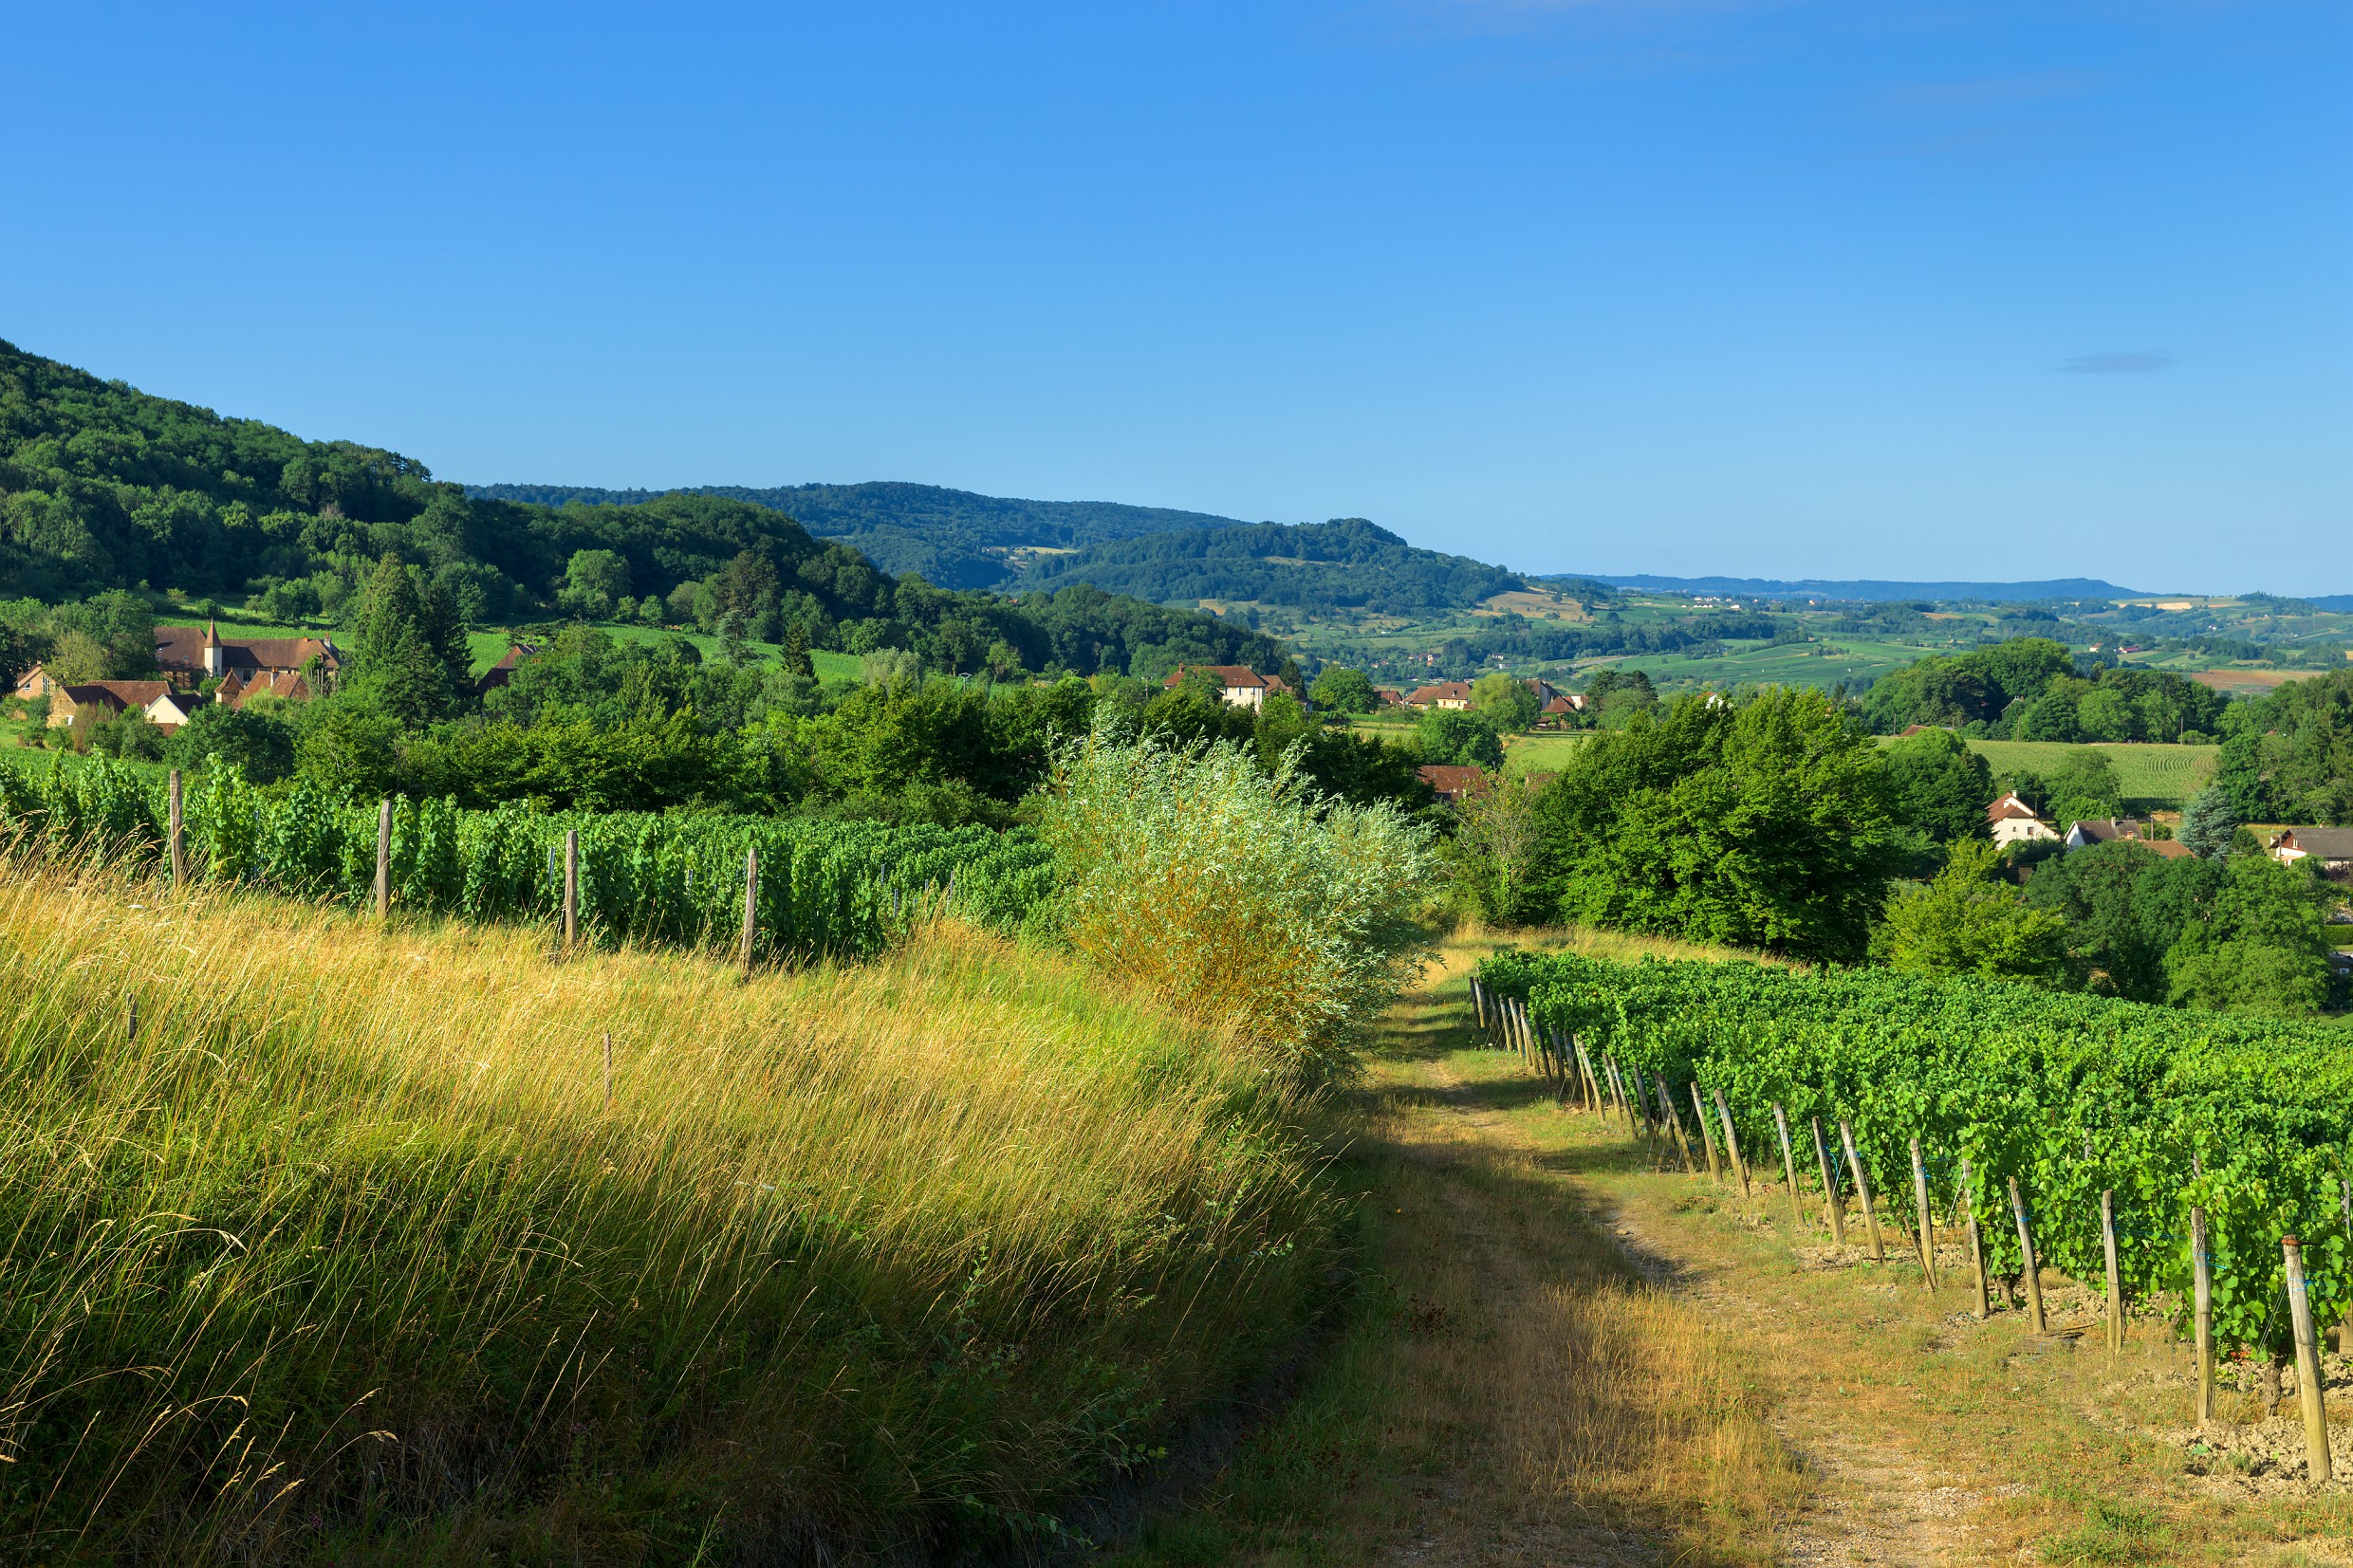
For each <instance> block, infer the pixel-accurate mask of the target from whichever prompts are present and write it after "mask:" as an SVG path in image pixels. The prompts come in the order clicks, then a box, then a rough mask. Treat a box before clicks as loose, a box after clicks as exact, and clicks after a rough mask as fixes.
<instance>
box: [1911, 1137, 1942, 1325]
mask: <svg viewBox="0 0 2353 1568" xmlns="http://www.w3.org/2000/svg"><path fill="white" fill-rule="evenodd" d="M1912 1201H1913V1203H1914V1204H1915V1205H1917V1206H1918V1208H1919V1211H1920V1216H1919V1217H1920V1281H1921V1282H1922V1283H1923V1284H1925V1285H1926V1286H1927V1287H1928V1290H1929V1293H1930V1294H1931V1295H1934V1294H1935V1293H1936V1218H1935V1216H1934V1215H1932V1214H1930V1213H1929V1211H1928V1165H1927V1162H1926V1161H1924V1160H1922V1159H1921V1158H1920V1140H1919V1139H1918V1138H1914V1139H1913V1140H1912Z"/></svg>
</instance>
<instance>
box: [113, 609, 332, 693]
mask: <svg viewBox="0 0 2353 1568" xmlns="http://www.w3.org/2000/svg"><path fill="white" fill-rule="evenodd" d="M342 664H343V657H342V655H341V653H340V652H339V651H338V650H337V649H336V646H335V644H334V642H333V641H332V640H330V639H328V638H326V637H225V636H221V635H220V634H219V633H218V632H217V631H215V630H214V629H213V623H212V622H211V621H207V622H205V625H204V629H203V630H202V631H198V630H197V629H196V628H195V627H194V626H158V627H157V628H156V668H157V670H158V671H160V672H161V673H162V674H163V678H164V679H166V680H168V681H170V682H171V683H172V684H173V685H175V686H176V687H179V688H181V689H182V690H188V689H192V688H194V687H195V686H196V685H198V684H199V683H201V682H203V681H208V680H226V679H227V677H229V676H231V675H234V676H236V677H238V679H239V681H240V683H241V688H242V689H246V690H248V691H249V692H250V688H251V687H252V685H253V683H254V682H255V681H256V679H257V678H259V677H263V676H277V675H302V676H305V677H306V680H305V684H304V692H305V694H306V695H309V694H312V693H311V692H310V690H309V685H308V681H309V680H310V679H311V678H324V679H327V680H330V681H331V680H332V679H333V676H334V673H335V672H336V671H337V670H338V669H340V668H341V667H342ZM314 671H315V672H316V674H315V676H314V674H313V672H314ZM250 694H255V695H258V694H259V693H258V692H253V693H250Z"/></svg>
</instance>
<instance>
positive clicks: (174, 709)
mask: <svg viewBox="0 0 2353 1568" xmlns="http://www.w3.org/2000/svg"><path fill="white" fill-rule="evenodd" d="M19 694H20V695H21V694H22V686H21V684H20V686H19ZM46 696H47V697H48V699H49V728H50V729H74V728H76V727H79V728H82V729H87V728H88V727H89V726H91V725H94V724H102V723H103V722H105V721H106V720H108V719H111V718H113V717H114V716H115V715H116V714H117V713H126V712H129V711H131V710H134V709H136V710H139V712H140V713H143V714H144V715H146V718H147V722H148V723H149V724H152V725H154V726H156V727H157V729H167V730H168V729H178V728H179V727H180V726H181V725H183V724H186V723H187V722H188V715H189V714H190V713H191V712H192V711H194V710H195V706H196V704H195V698H193V697H190V696H187V695H184V694H182V693H180V692H175V691H173V690H172V688H171V685H170V684H169V683H168V682H165V681H159V680H88V681H76V682H74V683H72V684H70V685H57V684H52V686H51V687H50V689H49V691H48V692H46Z"/></svg>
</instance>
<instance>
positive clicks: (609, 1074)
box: [604, 1029, 613, 1116]
mask: <svg viewBox="0 0 2353 1568" xmlns="http://www.w3.org/2000/svg"><path fill="white" fill-rule="evenodd" d="M604 1109H605V1113H606V1115H608V1116H609V1115H611V1114H612V1110H613V1031H612V1030H610V1029H607V1030H605V1031H604Z"/></svg>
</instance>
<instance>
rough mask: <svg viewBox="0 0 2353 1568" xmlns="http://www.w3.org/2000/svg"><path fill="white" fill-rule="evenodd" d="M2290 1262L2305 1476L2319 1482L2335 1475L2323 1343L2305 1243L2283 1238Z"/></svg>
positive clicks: (2290, 1312) (2290, 1306) (2290, 1301)
mask: <svg viewBox="0 0 2353 1568" xmlns="http://www.w3.org/2000/svg"><path fill="white" fill-rule="evenodd" d="M2280 1254H2281V1256H2282V1257H2284V1258H2285V1259H2286V1260H2287V1262H2288V1317H2289V1319H2291V1320H2293V1322H2294V1324H2295V1328H2296V1393H2297V1394H2298V1396H2299V1397H2300V1398H2301V1399H2302V1401H2303V1404H2304V1462H2305V1477H2304V1478H2305V1479H2306V1480H2307V1481H2308V1482H2310V1483H2311V1484H2312V1485H2315V1486H2317V1485H2321V1484H2322V1483H2323V1482H2325V1481H2328V1480H2331V1479H2333V1473H2332V1469H2331V1467H2330V1465H2329V1460H2328V1412H2327V1411H2326V1409H2325V1407H2323V1405H2322V1404H2321V1347H2320V1339H2319V1337H2317V1336H2316V1335H2315V1334H2314V1333H2313V1332H2312V1293H2311V1291H2310V1290H2308V1289H2307V1288H2306V1286H2305V1282H2304V1245H2303V1244H2302V1243H2300V1242H2298V1241H2297V1240H2296V1238H2295V1237H2293V1236H2282V1237H2281V1238H2280Z"/></svg>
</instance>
